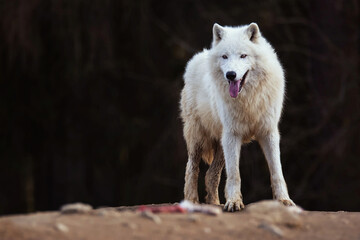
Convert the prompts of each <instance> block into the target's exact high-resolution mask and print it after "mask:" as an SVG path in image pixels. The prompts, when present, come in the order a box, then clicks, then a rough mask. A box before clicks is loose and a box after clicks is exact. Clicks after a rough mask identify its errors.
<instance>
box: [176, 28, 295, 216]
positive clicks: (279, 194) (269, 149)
mask: <svg viewBox="0 0 360 240" xmlns="http://www.w3.org/2000/svg"><path fill="white" fill-rule="evenodd" d="M184 80H185V86H184V88H183V90H182V93H181V106H180V108H181V117H182V119H183V123H184V137H185V140H186V144H187V150H188V162H187V165H186V173H185V187H184V194H185V199H186V200H190V201H193V202H198V201H199V198H198V190H197V187H198V186H197V185H198V184H197V182H198V173H199V163H200V161H201V159H203V160H204V161H205V162H206V163H208V164H209V165H210V167H209V169H208V171H207V173H206V177H205V183H206V191H207V196H206V202H207V203H210V204H220V202H219V196H218V186H219V181H220V177H221V172H222V169H223V167H224V165H225V168H226V176H227V179H226V187H225V197H226V203H225V206H224V209H225V210H227V211H237V210H240V209H242V208H244V204H243V200H242V194H241V190H240V182H241V181H240V172H239V158H240V149H241V145H242V144H243V143H247V142H250V141H252V140H257V141H258V142H259V143H260V146H261V148H262V150H263V152H264V154H265V158H266V160H267V163H268V166H269V170H270V175H271V186H272V190H273V197H274V198H275V199H277V200H279V201H281V202H282V203H283V204H285V205H294V203H293V201H292V200H291V199H290V198H289V194H288V191H287V187H286V183H285V180H284V177H283V173H282V169H281V162H280V148H279V141H280V135H279V131H278V122H279V119H280V115H281V110H282V105H283V98H284V85H285V80H284V72H283V69H282V66H281V64H280V62H279V60H278V58H277V55H276V53H275V52H274V49H273V48H272V47H271V45H270V44H269V43H268V42H267V41H266V40H265V38H263V37H262V35H261V33H260V31H259V28H258V25H257V24H256V23H251V24H250V25H246V26H240V27H222V26H220V25H218V24H214V26H213V41H212V46H211V48H210V49H204V50H203V51H202V52H200V53H198V54H196V55H195V56H194V57H193V58H192V59H191V60H190V61H189V62H188V64H187V67H186V71H185V74H184Z"/></svg>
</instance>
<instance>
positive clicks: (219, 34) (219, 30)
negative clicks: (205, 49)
mask: <svg viewBox="0 0 360 240" xmlns="http://www.w3.org/2000/svg"><path fill="white" fill-rule="evenodd" d="M224 31H225V30H224V28H223V27H222V26H220V25H219V24H217V23H215V24H214V26H213V46H215V45H217V44H218V43H219V42H220V41H221V39H222V38H223V37H224Z"/></svg>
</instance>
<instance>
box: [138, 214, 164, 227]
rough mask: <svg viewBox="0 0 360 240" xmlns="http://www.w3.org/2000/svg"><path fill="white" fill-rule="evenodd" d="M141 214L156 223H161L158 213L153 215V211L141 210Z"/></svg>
mask: <svg viewBox="0 0 360 240" xmlns="http://www.w3.org/2000/svg"><path fill="white" fill-rule="evenodd" d="M141 216H143V217H145V218H147V219H150V220H152V221H154V222H155V223H156V224H160V223H161V218H160V217H159V216H158V215H155V214H154V213H152V212H150V211H143V212H141Z"/></svg>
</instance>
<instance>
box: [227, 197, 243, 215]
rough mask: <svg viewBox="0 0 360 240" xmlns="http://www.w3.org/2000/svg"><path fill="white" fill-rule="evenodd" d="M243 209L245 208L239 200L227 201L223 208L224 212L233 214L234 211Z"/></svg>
mask: <svg viewBox="0 0 360 240" xmlns="http://www.w3.org/2000/svg"><path fill="white" fill-rule="evenodd" d="M244 208H245V206H244V203H243V202H242V200H241V199H237V200H227V201H226V203H225V206H224V211H228V212H235V211H240V210H241V209H244Z"/></svg>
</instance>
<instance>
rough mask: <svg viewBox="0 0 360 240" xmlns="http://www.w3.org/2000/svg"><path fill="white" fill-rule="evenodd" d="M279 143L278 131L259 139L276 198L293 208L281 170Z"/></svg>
mask: <svg viewBox="0 0 360 240" xmlns="http://www.w3.org/2000/svg"><path fill="white" fill-rule="evenodd" d="M279 142H280V135H279V132H278V130H277V129H276V130H274V131H273V132H270V133H269V134H267V135H265V136H263V137H261V138H260V139H259V143H260V146H261V148H262V149H263V152H264V155H265V158H266V161H267V163H268V166H269V170H270V178H271V187H272V190H273V196H274V198H275V199H276V200H279V201H280V202H282V203H283V204H284V205H286V206H293V205H295V204H294V202H293V201H292V200H291V199H290V198H289V194H288V190H287V187H286V183H285V179H284V176H283V172H282V169H281V162H280V146H279Z"/></svg>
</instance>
